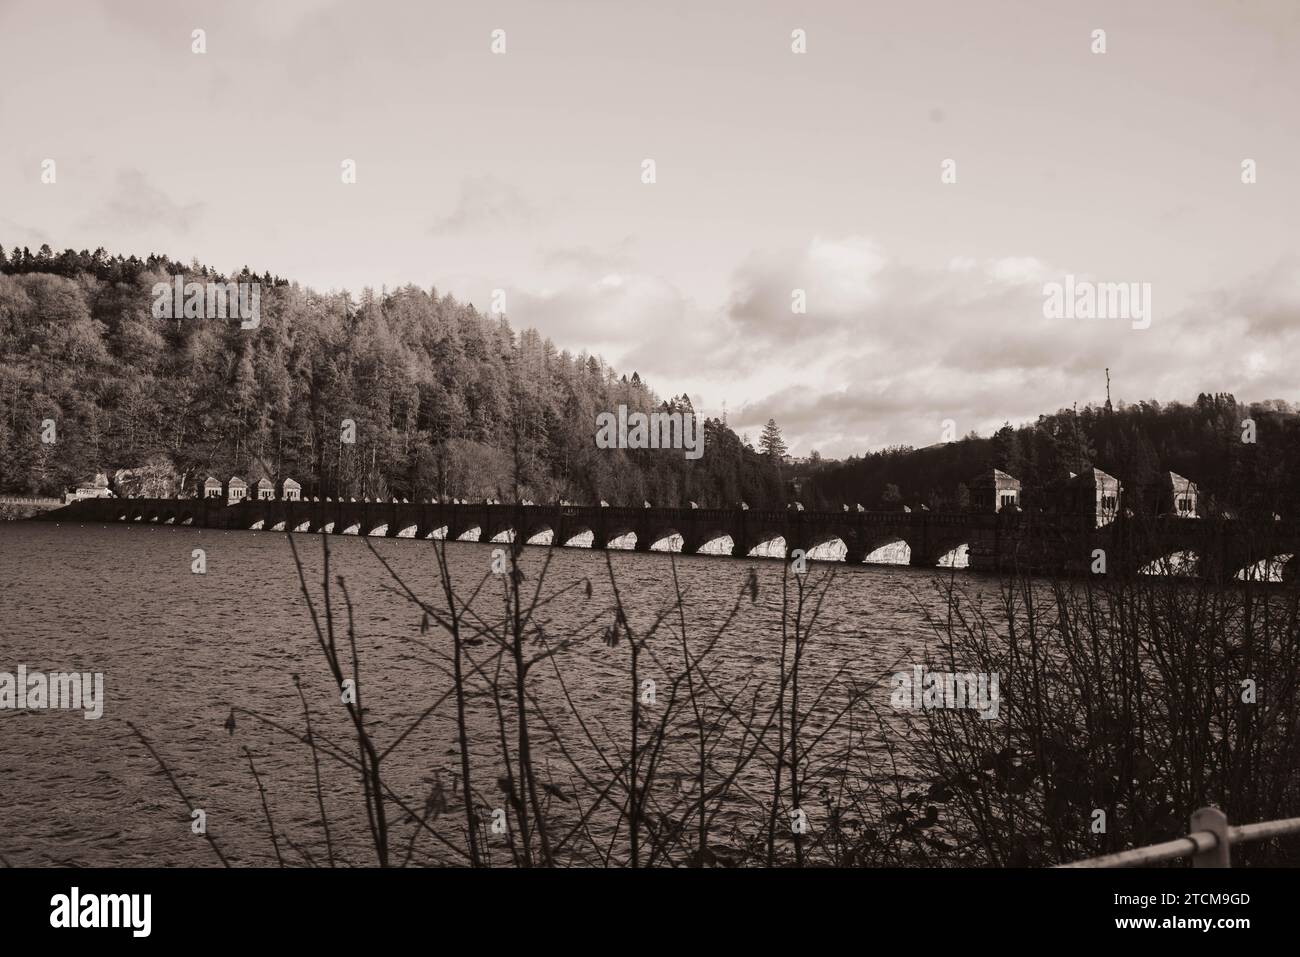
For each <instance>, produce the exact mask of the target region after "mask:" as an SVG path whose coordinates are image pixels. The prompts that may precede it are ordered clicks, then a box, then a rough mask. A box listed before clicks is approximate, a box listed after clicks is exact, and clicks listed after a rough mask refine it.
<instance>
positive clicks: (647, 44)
mask: <svg viewBox="0 0 1300 957" xmlns="http://www.w3.org/2000/svg"><path fill="white" fill-rule="evenodd" d="M197 28H202V29H203V30H205V31H206V44H207V52H206V53H205V54H202V55H198V54H195V53H193V52H192V42H193V41H192V39H191V35H192V31H193V30H195V29H197ZM496 29H500V30H504V31H505V42H506V52H505V53H504V54H501V55H498V54H494V53H493V52H492V50H491V43H492V31H493V30H496ZM796 29H802V30H804V31H806V37H807V52H806V53H804V54H796V53H793V52H792V50H791V44H792V39H791V32H792V31H793V30H796ZM1097 29H1103V30H1105V43H1106V52H1105V53H1101V54H1099V53H1094V52H1092V48H1093V46H1094V42H1095V41H1094V39H1093V31H1094V30H1097ZM1298 100H1300V3H1297V2H1295V0H1276V2H1272V0H1242V2H1232V0H1218V2H1210V0H1148V2H1142V3H1134V2H1132V0H1117V2H1087V3H1066V2H1056V0H1024V2H1016V0H982V2H979V3H973V2H968V0H908V2H905V3H903V2H896V3H895V2H891V3H883V2H882V3H875V2H871V3H868V2H863V0H838V2H816V0H811V2H810V0H801V2H793V0H792V2H786V3H780V2H764V0H734V2H726V0H707V2H706V0H685V2H678V0H655V2H653V3H641V2H635V3H634V2H630V0H569V2H564V0H551V2H545V3H543V2H539V0H517V2H504V0H503V2H477V3H469V2H463V3H425V2H408V3H397V2H391V3H389V2H382V0H366V2H328V0H275V2H273V3H272V2H265V0H257V2H221V3H216V2H208V3H189V2H177V0H165V2H164V0H157V2H141V0H132V2H112V3H110V2H103V3H95V2H83V3H78V4H61V3H51V2H50V0H34V2H27V0H0V242H3V243H4V244H5V245H6V246H7V247H8V246H12V245H14V244H17V245H27V246H31V247H33V249H34V248H35V247H36V246H38V245H39V244H41V243H43V242H48V243H49V244H50V245H51V246H52V247H54V248H55V249H62V248H64V247H67V246H72V247H74V248H78V249H80V248H89V249H93V248H95V247H96V246H104V247H105V248H107V249H109V250H110V251H111V252H121V253H124V254H130V253H137V254H145V253H148V252H151V251H157V252H165V253H167V254H169V255H171V256H173V257H175V258H177V259H181V260H184V261H188V260H190V259H191V258H198V259H199V260H201V261H203V262H206V263H209V264H211V265H214V266H217V267H219V268H223V269H237V268H239V267H240V266H242V265H244V264H248V265H249V266H250V267H252V268H254V269H256V270H258V271H261V270H270V271H271V272H273V273H277V274H279V275H282V276H285V277H288V278H291V279H295V280H297V281H300V282H302V283H304V284H307V285H310V286H314V287H316V288H319V289H331V288H334V289H338V288H346V289H350V290H353V291H354V292H355V291H358V290H360V289H361V288H363V287H365V286H371V287H374V288H376V289H378V288H380V287H382V286H388V287H390V288H391V287H394V286H398V285H402V284H405V283H407V282H413V283H416V284H418V285H421V286H424V287H426V288H427V287H430V286H436V287H437V288H438V289H439V290H440V291H443V292H452V293H453V294H455V295H456V296H457V297H459V298H464V299H468V300H470V301H472V302H474V303H475V304H476V305H478V306H480V308H484V309H486V308H487V307H488V305H489V302H490V294H491V290H492V289H494V288H500V289H504V290H505V291H506V296H507V300H506V302H507V310H508V313H509V316H510V318H511V321H512V322H513V323H514V325H515V326H516V327H517V328H522V327H525V326H533V327H536V328H538V329H539V330H541V331H542V332H543V333H544V334H546V335H548V336H550V337H551V338H552V339H553V340H554V341H555V342H556V343H557V345H559V346H560V347H565V348H569V349H572V350H574V351H577V350H579V349H583V348H586V349H589V350H592V351H597V352H600V353H601V354H603V355H604V356H605V357H606V358H607V359H608V360H609V361H610V362H611V363H613V364H614V365H615V367H616V368H618V369H619V370H620V371H625V372H628V373H630V372H631V371H632V370H634V369H635V370H637V371H639V372H640V373H641V375H642V377H644V378H648V379H649V381H650V382H651V384H652V385H653V386H654V387H655V388H656V389H657V391H658V392H659V393H660V394H661V395H667V394H670V393H671V394H676V393H680V392H683V391H685V392H688V393H689V394H690V395H692V397H694V398H695V399H696V401H697V403H698V404H699V405H700V406H702V407H703V408H704V409H705V410H707V411H709V412H711V413H715V414H716V413H717V412H719V411H720V410H721V408H722V406H723V403H724V402H725V403H726V409H727V413H728V420H729V422H730V424H731V425H732V426H733V427H736V428H737V429H738V430H741V431H747V432H749V434H750V435H751V438H754V439H756V438H757V432H758V427H759V426H760V425H761V423H762V422H764V421H766V420H767V418H768V417H769V416H774V417H775V418H776V419H777V421H778V422H779V423H780V424H781V425H782V426H783V428H784V429H785V432H786V436H787V439H788V440H790V444H791V451H792V452H793V453H795V454H806V453H807V452H808V451H810V450H811V449H813V448H816V449H818V450H820V451H821V452H822V454H823V455H832V456H838V455H847V454H849V453H853V452H863V451H866V450H868V449H874V448H879V447H881V446H883V445H887V444H894V443H909V444H913V445H928V444H931V443H933V442H936V441H938V440H939V439H940V438H941V435H942V431H943V423H944V420H948V419H951V420H952V421H953V423H954V424H955V427H956V430H957V432H958V433H959V434H961V433H965V432H967V431H969V430H971V429H975V430H979V431H982V432H987V431H988V430H989V429H990V428H993V427H996V426H997V425H999V424H1001V423H1002V422H1003V421H1004V420H1010V421H1012V422H1020V421H1023V420H1028V419H1032V418H1034V417H1035V416H1036V415H1037V414H1038V413H1040V412H1045V411H1052V410H1055V409H1056V408H1058V407H1062V406H1069V405H1070V404H1072V403H1074V402H1078V403H1079V404H1083V403H1085V402H1088V401H1093V402H1100V401H1102V400H1103V399H1104V396H1105V374H1104V371H1103V370H1104V369H1105V368H1106V367H1107V366H1109V367H1110V370H1111V378H1112V383H1113V387H1112V388H1113V395H1114V397H1115V398H1116V399H1125V400H1129V401H1136V400H1140V399H1144V398H1156V399H1159V400H1162V401H1165V400H1172V399H1182V400H1190V399H1192V398H1194V397H1195V395H1196V393H1197V392H1198V391H1232V392H1234V393H1236V394H1237V396H1238V397H1239V398H1243V399H1263V398H1286V399H1289V400H1293V401H1294V400H1296V399H1300V395H1297V392H1300V389H1297V376H1296V372H1295V370H1296V367H1297V356H1300V349H1298V348H1297V347H1298V346H1300V322H1298V321H1297V320H1300V252H1298V246H1300V228H1298V227H1300V132H1298V129H1300V105H1298V102H1297V101H1298ZM45 159H54V160H55V161H56V164H57V167H56V169H57V182H56V183H54V184H53V185H48V184H43V183H42V182H41V169H42V166H41V164H42V161H43V160H45ZM345 159H353V160H355V162H356V169H357V181H356V183H355V184H344V183H343V182H342V176H341V165H340V164H341V163H342V161H343V160H345ZM645 159H653V160H654V161H655V164H656V175H657V181H656V182H655V183H654V184H652V185H647V184H645V183H643V182H642V161H643V160H645ZM946 159H952V160H954V161H955V163H956V182H955V183H943V182H941V175H940V174H941V164H942V162H943V161H944V160H946ZM1245 159H1253V160H1254V161H1255V163H1256V164H1257V179H1258V181H1257V182H1256V183H1254V184H1249V185H1248V184H1244V183H1243V182H1242V162H1243V160H1245ZM1067 273H1070V274H1073V275H1075V276H1076V277H1079V278H1090V279H1092V280H1096V281H1114V282H1139V283H1150V284H1151V289H1152V298H1153V307H1154V308H1153V316H1152V321H1151V325H1150V328H1147V329H1134V328H1132V325H1131V324H1130V323H1128V322H1125V321H1115V320H1086V319H1047V318H1044V316H1043V284H1044V283H1045V282H1050V281H1059V280H1062V279H1063V278H1064V276H1065V275H1066V274H1067ZM794 289H803V290H805V291H806V294H807V313H806V314H803V315H800V314H795V313H793V312H792V311H791V295H792V290H794Z"/></svg>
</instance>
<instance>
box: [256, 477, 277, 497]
mask: <svg viewBox="0 0 1300 957" xmlns="http://www.w3.org/2000/svg"><path fill="white" fill-rule="evenodd" d="M257 500H258V501H259V502H271V501H274V500H275V483H274V482H272V481H271V480H270V479H269V478H266V477H265V476H263V477H262V478H260V479H258V480H257Z"/></svg>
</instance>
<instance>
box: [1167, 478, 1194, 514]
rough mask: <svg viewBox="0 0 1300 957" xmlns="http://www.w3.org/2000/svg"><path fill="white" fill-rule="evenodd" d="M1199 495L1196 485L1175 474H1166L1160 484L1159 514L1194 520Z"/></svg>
mask: <svg viewBox="0 0 1300 957" xmlns="http://www.w3.org/2000/svg"><path fill="white" fill-rule="evenodd" d="M1199 499H1200V494H1199V493H1198V491H1197V488H1196V483H1195V482H1193V481H1192V480H1191V479H1189V478H1184V477H1183V476H1181V475H1179V474H1178V473H1177V472H1166V473H1164V474H1163V475H1162V476H1161V482H1160V512H1161V513H1162V514H1166V513H1167V514H1173V515H1177V516H1178V517H1180V518H1196V517H1197V515H1198V514H1199V513H1198V511H1197V507H1198V504H1199V502H1198V500H1199Z"/></svg>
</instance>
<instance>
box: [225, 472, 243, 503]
mask: <svg viewBox="0 0 1300 957" xmlns="http://www.w3.org/2000/svg"><path fill="white" fill-rule="evenodd" d="M246 498H248V483H247V482H245V481H244V480H243V479H241V478H240V477H239V476H238V475H232V476H231V477H230V481H229V482H227V483H226V504H227V505H234V504H235V503H236V502H242V501H244V499H246Z"/></svg>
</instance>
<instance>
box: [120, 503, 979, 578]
mask: <svg viewBox="0 0 1300 957" xmlns="http://www.w3.org/2000/svg"><path fill="white" fill-rule="evenodd" d="M117 520H118V521H122V522H127V521H135V522H141V521H143V522H152V523H159V524H164V525H183V526H188V525H192V524H193V521H194V516H193V515H191V514H180V515H176V514H171V515H165V516H164V514H163V513H155V514H152V515H150V513H149V512H147V511H139V512H136V513H134V514H128V513H126V512H124V513H123V514H121V515H119V516H117ZM340 524H341V523H336V522H334V521H326V522H323V523H318V522H313V521H311V520H306V521H302V522H299V523H297V524H296V525H294V527H292V528H289V527H287V526H288V522H286V521H280V522H275V523H274V524H271V525H267V524H266V520H264V519H262V520H257V521H255V522H253V523H252V524H251V525H249V526H248V528H249V530H252V531H275V532H285V531H292V532H300V533H324V534H338V535H365V536H371V537H393V538H424V539H439V540H445V539H447V538H449V537H452V536H451V531H450V529H449V528H448V526H446V525H443V526H440V527H438V528H435V529H432V530H427V531H426V530H424V529H422V528H421V527H420V526H418V525H416V524H409V525H406V526H404V527H402V528H399V529H396V530H393V531H390V528H389V526H388V525H387V524H380V525H376V526H374V527H372V528H369V529H365V528H363V527H362V523H360V522H354V523H352V524H350V525H346V526H343V527H339V525H340ZM514 535H515V532H514V530H513V529H506V530H504V531H501V532H498V533H496V534H494V535H492V536H491V537H484V532H483V528H482V526H478V525H474V526H471V527H469V528H467V529H465V530H463V531H461V532H459V533H458V534H456V535H455V536H454V537H452V538H453V540H454V541H462V542H501V543H509V542H510V541H512V540H513V538H514ZM654 538H655V540H654V541H652V542H651V543H650V545H649V546H648V547H647V548H645V549H643V550H645V551H651V552H674V553H678V554H681V553H683V552H686V551H688V549H687V548H686V540H685V538H684V537H683V536H682V535H681V534H680V533H679V532H677V531H675V530H671V529H670V530H666V531H665V532H663V533H662V534H659V535H656V536H655V537H654ZM553 543H555V532H554V530H553V529H552V528H550V527H548V526H542V527H540V528H537V529H535V530H533V531H532V532H531V534H530V535H529V537H528V538H527V539H526V541H525V544H528V545H541V546H547V545H551V544H553ZM559 544H560V545H562V546H563V547H566V548H592V547H595V545H596V535H595V532H594V530H593V529H591V528H587V527H584V528H580V529H578V530H577V531H576V532H573V533H570V534H568V535H567V536H566V538H565V540H564V541H563V542H560V543H559ZM637 545H638V540H637V533H636V532H635V531H625V532H622V533H620V534H617V535H615V536H614V537H612V538H610V539H609V540H608V541H607V542H606V543H605V547H606V548H610V549H614V550H619V551H633V550H636V549H637ZM787 549H788V545H787V542H786V540H785V538H784V537H783V536H781V535H773V536H771V537H770V538H767V539H765V540H764V541H761V542H759V543H758V544H756V545H754V546H752V547H751V548H749V549H748V550H747V551H746V552H745V553H744V554H745V556H746V557H752V558H782V557H784V556H785V555H786V553H787ZM689 551H690V552H691V553H692V554H699V555H735V554H739V550H738V549H737V548H736V543H735V541H734V540H733V538H732V536H730V535H727V534H716V535H714V536H712V537H709V538H708V539H707V540H706V541H704V542H702V543H701V544H699V545H698V546H696V547H693V548H691V549H689ZM968 553H969V548H968V546H967V545H966V544H964V543H963V544H959V545H957V546H956V547H954V548H952V549H950V550H948V551H947V552H945V553H944V554H942V555H941V556H939V559H938V561H937V565H938V566H939V567H952V568H965V567H967V565H968V563H969V558H968ZM848 554H849V548H848V546H847V545H846V544H845V542H844V540H843V539H842V538H831V539H829V540H827V541H822V542H819V543H818V544H816V545H814V546H813V547H811V548H808V549H807V550H806V557H807V558H808V559H809V560H810V561H822V562H843V561H846V560H847V559H848ZM864 562H865V563H866V564H881V565H908V564H911V562H912V549H911V547H910V546H909V545H908V543H907V542H906V541H905V540H903V539H902V538H901V537H900V538H890V539H886V540H884V541H882V542H880V543H877V545H876V547H875V548H873V549H872V550H871V551H869V552H868V553H867V555H866V557H865V559H864Z"/></svg>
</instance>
